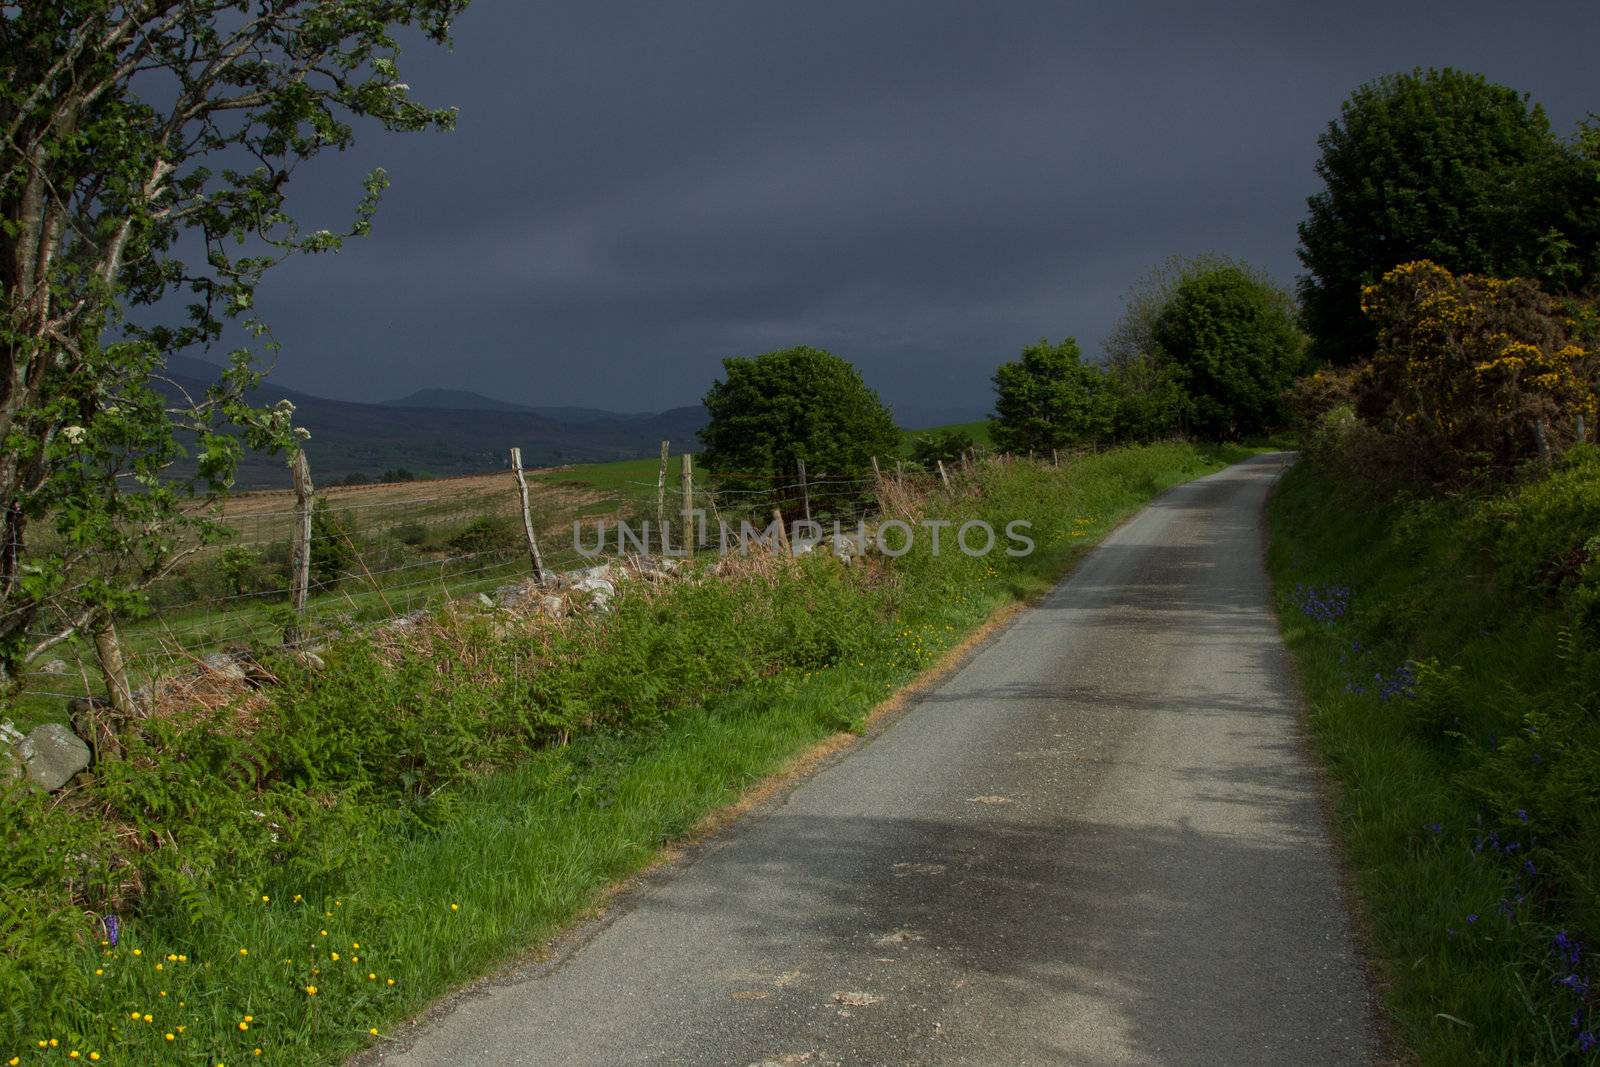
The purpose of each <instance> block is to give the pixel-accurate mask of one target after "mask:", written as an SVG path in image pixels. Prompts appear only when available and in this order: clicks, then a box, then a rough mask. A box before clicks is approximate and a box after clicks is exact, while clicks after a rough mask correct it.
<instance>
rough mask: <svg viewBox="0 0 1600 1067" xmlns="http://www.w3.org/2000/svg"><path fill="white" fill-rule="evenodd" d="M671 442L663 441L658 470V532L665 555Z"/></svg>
mask: <svg viewBox="0 0 1600 1067" xmlns="http://www.w3.org/2000/svg"><path fill="white" fill-rule="evenodd" d="M670 444H672V442H671V441H662V442H661V469H660V470H658V471H657V472H656V532H657V533H658V534H659V535H660V537H661V554H662V555H663V556H664V555H666V554H667V550H668V548H669V547H670V546H669V545H668V544H667V446H668V445H670ZM645 547H646V548H648V547H649V546H648V545H646V546H645Z"/></svg>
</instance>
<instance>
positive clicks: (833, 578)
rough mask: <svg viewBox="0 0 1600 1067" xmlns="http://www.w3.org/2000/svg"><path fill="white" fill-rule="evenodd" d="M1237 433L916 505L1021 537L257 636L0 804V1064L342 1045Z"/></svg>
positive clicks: (863, 713)
mask: <svg viewBox="0 0 1600 1067" xmlns="http://www.w3.org/2000/svg"><path fill="white" fill-rule="evenodd" d="M1240 455H1241V453H1239V452H1238V451H1230V450H1199V449H1196V448H1193V447H1190V446H1186V445H1157V446H1149V447H1146V448H1138V449H1126V450H1119V451H1116V452H1112V453H1107V454H1103V455H1100V456H1095V457H1090V458H1086V459H1083V460H1081V461H1078V462H1075V463H1074V464H1072V465H1071V466H1070V467H1069V468H1067V469H1063V470H1061V471H1052V470H1049V469H1047V468H1044V467H1039V466H1034V465H1031V464H1024V463H1016V464H994V465H990V466H986V467H984V468H983V469H981V470H980V471H979V472H978V473H977V474H976V475H975V476H974V477H973V478H971V479H970V480H965V479H964V480H962V481H961V482H960V483H959V484H958V486H957V488H956V491H955V493H953V494H951V495H949V496H944V495H939V496H936V497H933V498H929V499H928V500H927V501H925V502H924V503H925V506H926V508H927V509H928V510H927V511H926V514H927V515H928V516H930V517H933V516H937V517H941V518H951V519H956V520H958V521H960V520H964V519H967V518H985V519H988V520H989V521H991V522H993V523H994V524H995V525H996V527H997V529H998V528H999V527H1001V526H1003V525H1004V523H1005V522H1007V521H1010V520H1011V519H1016V518H1025V519H1029V520H1031V522H1032V523H1033V528H1032V531H1031V532H1032V536H1033V537H1034V539H1035V540H1036V542H1037V545H1038V551H1036V552H1035V553H1034V554H1032V555H1030V556H1026V557H1007V556H1005V555H1003V554H1001V553H995V554H993V555H990V556H987V557H982V558H972V557H968V556H964V555H961V554H959V553H949V552H948V551H947V552H946V553H945V554H943V555H941V556H939V557H938V558H934V557H933V556H931V555H930V554H929V553H928V551H927V541H926V539H920V540H919V541H918V542H917V548H916V549H915V550H914V551H913V552H912V553H911V554H909V555H907V556H904V557H901V558H900V559H898V560H895V561H893V562H892V563H888V564H885V563H881V562H874V563H871V564H869V565H862V564H857V565H855V566H852V567H845V566H842V565H841V564H839V563H838V561H836V560H834V559H832V558H831V557H826V556H819V557H814V558H807V559H804V560H801V561H797V562H793V563H789V562H783V561H775V560H769V561H753V562H750V563H747V564H739V565H736V566H734V567H733V568H732V571H733V573H728V574H724V575H722V576H720V577H718V578H716V579H710V578H709V577H708V578H706V579H705V580H692V581H684V582H676V583H671V584H668V585H665V586H663V587H660V588H658V589H652V588H649V587H647V584H646V583H633V584H631V585H625V586H624V588H623V590H622V591H621V592H620V593H619V596H618V598H617V600H616V602H615V607H614V610H613V611H612V612H611V613H610V614H608V615H606V616H603V617H593V616H591V617H586V618H583V619H579V620H573V621H571V622H568V623H566V624H564V625H560V626H553V625H550V624H549V623H547V622H542V621H536V620H522V621H517V620H508V619H506V618H504V617H503V616H500V615H494V614H488V613H481V614H479V613H471V612H443V613H441V614H440V615H439V616H438V617H437V618H435V619H434V620H432V622H430V623H428V624H426V625H418V626H415V627H412V628H410V629H409V630H407V631H405V632H404V633H402V634H399V635H391V636H390V637H387V638H385V639H383V640H382V641H368V642H364V643H357V642H351V643H348V644H345V645H341V646H337V647H335V648H334V649H331V650H330V652H329V654H328V656H327V659H328V665H329V668H328V670H327V672H326V673H324V674H309V673H304V672H297V671H296V670H295V669H294V667H293V666H292V665H290V664H288V663H284V664H280V665H279V666H280V669H281V671H282V674H283V684H282V685H281V686H279V687H277V688H276V689H274V690H272V691H270V692H269V693H267V694H264V695H258V696H256V697H253V698H250V699H248V700H244V701H240V702H236V703H235V704H233V705H230V706H228V707H224V708H220V709H218V710H216V711H212V712H205V711H203V710H197V711H196V712H195V713H194V715H193V716H190V717H182V718H172V719H166V720H152V721H146V722H144V723H142V724H141V725H140V728H139V730H138V731H136V732H134V733H133V734H132V735H131V736H129V737H128V739H127V750H126V752H125V754H124V756H123V758H122V759H120V760H117V761H112V762H109V763H106V764H102V765H101V766H99V767H97V769H96V774H95V776H94V778H93V780H92V781H91V782H90V783H89V784H88V785H86V786H83V787H81V788H78V789H76V790H74V791H73V792H72V793H70V794H68V795H66V796H64V797H57V798H51V799H45V798H40V797H37V796H32V795H30V794H27V793H23V792H19V791H13V792H12V793H10V794H8V795H7V796H5V798H4V800H3V801H0V831H3V833H4V837H5V840H6V846H7V847H6V851H5V853H4V858H3V860H0V880H3V884H4V886H5V888H6V894H5V896H4V898H3V899H4V904H3V910H0V1005H3V1007H0V1060H4V1059H5V1058H8V1057H9V1056H11V1055H17V1056H19V1057H20V1058H21V1060H22V1061H23V1062H34V1061H38V1062H45V1061H46V1060H52V1061H53V1060H55V1059H61V1058H63V1057H65V1056H66V1054H67V1053H68V1052H69V1051H79V1052H80V1053H81V1055H82V1057H83V1058H85V1059H87V1058H88V1057H89V1054H90V1053H91V1052H94V1053H98V1054H99V1057H100V1059H99V1060H98V1061H96V1062H103V1063H129V1064H146V1063H155V1062H161V1063H179V1064H186V1063H194V1064H202V1063H204V1064H217V1063H222V1064H235V1065H236V1064H239V1063H243V1062H256V1060H257V1056H258V1054H257V1053H256V1052H255V1050H256V1049H260V1050H261V1052H260V1053H259V1060H260V1062H272V1063H280V1064H317V1063H330V1062H337V1061H338V1060H339V1059H340V1058H341V1057H343V1056H345V1055H347V1054H348V1053H350V1052H352V1051H354V1050H356V1049H358V1048H360V1047H362V1046H363V1045H366V1044H369V1043H371V1042H373V1041H375V1040H381V1035H382V1034H383V1032H384V1031H385V1029H386V1027H388V1026H389V1025H391V1024H394V1023H396V1022H397V1021H399V1020H402V1019H404V1018H406V1017H407V1016H409V1015H411V1014H413V1013H414V1012H415V1011H417V1010H418V1009H419V1008H421V1007H422V1006H423V1005H425V1004H426V1003H427V1002H428V1001H429V1000H431V999H433V998H434V997H436V996H438V995H439V994H441V993H443V992H445V991H447V990H448V989H450V988H451V987H452V986H454V985H456V984H458V983H460V982H462V981H464V980H466V979H470V978H472V977H474V976H476V975H480V974H482V973H485V972H486V971H488V970H491V969H492V968H494V967H495V966H496V965H497V964H499V963H501V962H503V961H504V960H506V959H507V958H509V957H511V956H513V955H515V954H517V953H518V952H522V951H526V950H527V949H529V948H530V947H532V946H536V945H538V944H539V943H540V942H541V941H543V940H544V939H546V938H548V937H549V936H551V935H552V934H553V933H555V932H556V931H558V930H559V929H560V928H561V927H562V926H563V925H564V924H566V923H569V922H570V921H572V919H573V918H574V917H576V916H577V915H579V914H581V913H582V912H583V911H584V909H586V908H588V907H590V906H592V905H593V904H594V903H595V902H596V901H597V900H598V899H599V898H600V896H601V894H602V893H603V892H604V891H605V889H606V887H607V886H609V885H611V884H612V883H614V882H615V881H616V880H617V879H619V878H622V877H625V876H626V875H628V874H629V873H631V872H634V871H636V870H638V869H639V868H640V867H642V866H643V865H645V864H648V863H649V862H651V861H652V860H653V859H654V858H655V857H656V856H657V855H659V852H660V849H661V848H662V847H663V846H664V845H666V844H668V843H670V842H671V841H673V840H674V839H676V838H679V837H680V836H682V835H683V834H685V833H686V832H688V831H690V830H691V829H692V828H694V827H695V826H696V825H697V824H699V823H700V822H701V820H703V819H704V818H705V817H706V816H707V815H708V814H709V813H711V812H713V811H714V810H715V809H716V808H717V807H718V806H720V805H723V804H726V803H728V802H729V801H731V800H733V799H735V798H736V797H737V796H738V795H739V793H740V792H741V790H743V789H744V788H745V787H747V786H749V785H750V784H751V783H753V782H755V781H757V780H759V779H760V778H762V777H763V776H766V775H768V774H771V773H773V772H774V771H776V770H778V769H780V768H782V767H783V766H784V764H785V763H786V761H788V760H790V759H792V758H793V757H795V756H796V755H797V754H799V753H801V752H803V751H805V750H806V749H807V748H808V747H809V746H811V745H812V744H814V743H815V742H817V741H820V740H822V739H824V738H826V737H828V736H829V735H831V734H834V733H837V732H838V731H841V730H852V729H858V728H859V726H860V724H861V723H862V722H863V721H864V720H865V718H866V717H867V716H868V715H869V714H870V712H871V710H872V709H873V707H875V706H876V705H877V704H878V703H879V702H881V701H882V700H883V699H884V697H885V696H886V695H888V694H889V693H891V692H892V691H894V690H895V689H896V688H897V687H899V686H901V685H903V684H905V683H906V682H908V681H909V680H911V679H912V678H914V677H915V676H916V675H917V674H918V673H919V672H921V671H923V670H925V669H926V668H927V667H929V666H930V665H931V664H933V663H934V662H936V661H937V659H938V658H939V657H940V656H941V655H942V654H943V653H944V652H945V651H946V650H947V649H949V648H950V647H951V646H953V645H955V644H956V643H958V642H959V641H961V640H962V639H963V638H964V637H965V636H966V635H967V634H968V633H970V632H971V631H972V629H973V628H974V627H976V626H978V625H981V624H982V623H983V622H984V621H985V620H986V619H987V618H989V617H990V616H991V615H992V614H993V612H994V611H995V610H997V609H998V608H1000V607H1002V606H1004V605H1005V604H1007V603H1010V602H1013V601H1015V600H1016V599H1017V598H1019V597H1024V596H1028V595H1031V594H1033V593H1036V592H1039V591H1041V590H1043V589H1045V588H1047V587H1048V586H1049V585H1050V584H1051V582H1052V581H1053V580H1055V579H1056V578H1057V577H1058V576H1059V575H1060V574H1061V573H1062V572H1063V571H1064V570H1065V569H1066V568H1067V567H1068V566H1069V565H1070V564H1071V562H1072V561H1073V560H1074V559H1076V558H1077V557H1078V556H1079V555H1080V554H1081V553H1082V552H1083V551H1085V550H1086V549H1087V547H1088V546H1089V545H1091V544H1092V543H1093V542H1094V541H1095V540H1096V539H1098V537H1099V536H1100V535H1101V534H1103V533H1104V532H1105V531H1106V530H1108V529H1109V528H1110V527H1112V526H1113V525H1115V524H1116V523H1117V522H1119V521H1121V520H1122V519H1123V518H1124V517H1125V516H1127V515H1128V514H1129V513H1131V512H1132V511H1134V510H1136V509H1137V508H1138V507H1139V506H1141V505H1142V504H1143V503H1144V502H1145V501H1147V500H1148V499H1149V498H1150V497H1152V496H1154V495H1155V494H1156V493H1158V492H1160V491H1161V490H1163V489H1165V488H1167V487H1169V486H1171V485H1174V484H1177V483H1178V482H1181V481H1184V480H1186V479H1188V478H1191V477H1194V476H1196V475H1199V474H1202V473H1206V472H1208V471H1210V470H1214V469H1217V468H1219V467H1221V466H1222V465H1224V463H1225V462H1228V461H1231V460H1233V459H1237V458H1239V457H1240ZM107 914H115V915H117V916H118V917H119V919H120V930H119V933H120V937H119V939H118V943H117V944H116V945H114V946H113V945H110V944H106V943H104V942H106V941H109V940H110V939H109V938H107V937H105V936H104V934H103V932H102V929H101V927H102V923H101V921H100V920H99V919H98V918H96V917H97V916H102V915H107ZM374 1032H376V1034H377V1036H376V1037H375V1036H374ZM169 1035H170V1036H169ZM52 1040H54V1041H55V1042H57V1044H55V1045H51V1044H50V1042H51V1041H52ZM41 1041H43V1042H44V1043H45V1044H44V1046H43V1047H40V1046H39V1044H38V1043H39V1042H41Z"/></svg>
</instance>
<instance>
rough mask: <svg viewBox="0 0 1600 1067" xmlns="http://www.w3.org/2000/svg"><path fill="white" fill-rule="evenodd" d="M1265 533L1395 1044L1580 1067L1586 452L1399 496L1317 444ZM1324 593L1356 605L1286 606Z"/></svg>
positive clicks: (1591, 855) (1282, 492)
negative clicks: (1572, 950) (1454, 487)
mask: <svg viewBox="0 0 1600 1067" xmlns="http://www.w3.org/2000/svg"><path fill="white" fill-rule="evenodd" d="M1348 419H1349V414H1348V412H1347V411H1346V412H1345V413H1344V414H1343V415H1340V414H1339V413H1338V409H1335V412H1334V413H1332V414H1330V415H1329V416H1327V417H1326V418H1325V420H1324V421H1325V423H1326V424H1327V425H1328V428H1329V432H1334V426H1335V425H1336V424H1337V422H1338V421H1340V420H1348ZM1358 425H1359V424H1358ZM1357 432H1358V433H1359V432H1362V431H1360V430H1358V431H1357ZM1366 432H1370V431H1366ZM1269 521H1270V524H1271V527H1272V530H1273V538H1272V547H1271V555H1270V558H1271V566H1272V571H1273V574H1274V578H1275V584H1276V587H1277V589H1278V597H1279V614H1280V618H1281V619H1282V620H1283V623H1284V628H1285V631H1286V634H1287V636H1288V638H1289V640H1290V644H1291V648H1292V650H1293V651H1294V652H1295V654H1296V657H1297V659H1298V661H1299V666H1300V668H1301V672H1300V673H1301V676H1302V678H1303V679H1304V680H1305V684H1306V686H1307V689H1308V697H1309V704H1310V707H1311V709H1312V712H1311V722H1312V728H1313V730H1314V733H1315V736H1316V742H1317V745H1318V747H1319V749H1320V750H1321V751H1322V753H1323V754H1324V755H1325V756H1326V757H1327V759H1328V760H1329V762H1330V764H1331V766H1332V768H1333V770H1334V773H1335V774H1336V776H1337V777H1338V779H1339V781H1340V783H1341V789H1340V794H1339V795H1340V821H1341V825H1342V826H1343V829H1344V833H1343V837H1344V839H1345V841H1346V844H1347V847H1348V848H1349V850H1350V869H1351V870H1352V872H1354V874H1355V877H1356V880H1357V884H1358V888H1359V889H1360V891H1361V894H1362V897H1363V900H1364V905H1365V906H1364V907H1363V909H1362V910H1363V912H1364V913H1365V915H1366V917H1367V919H1368V921H1369V923H1370V929H1371V930H1372V932H1373V939H1374V948H1375V952H1376V960H1375V963H1376V965H1377V967H1378V969H1379V973H1380V977H1381V987H1382V988H1384V989H1385V990H1386V994H1385V995H1386V999H1387V1000H1388V1002H1389V1007H1390V1008H1391V1010H1392V1011H1393V1012H1394V1014H1395V1016H1396V1019H1397V1023H1398V1026H1397V1033H1398V1036H1399V1037H1400V1038H1401V1039H1402V1041H1403V1043H1404V1044H1405V1045H1406V1046H1408V1047H1409V1050H1410V1051H1412V1052H1413V1053H1415V1055H1416V1056H1417V1058H1418V1059H1419V1060H1420V1061H1421V1062H1423V1063H1427V1064H1440V1065H1444V1064H1451V1065H1453V1064H1458V1063H1533V1062H1538V1063H1574V1064H1576V1063H1587V1062H1591V1059H1592V1057H1590V1056H1588V1055H1586V1054H1585V1053H1584V1051H1583V1050H1581V1049H1580V1047H1579V1034H1580V1032H1583V1031H1586V1030H1587V1031H1593V1030H1594V1029H1595V1027H1596V1026H1597V1025H1600V1017H1597V1015H1596V1013H1595V1012H1594V1009H1593V1005H1592V1003H1589V1002H1586V1000H1585V998H1583V997H1582V996H1581V995H1575V993H1574V991H1573V990H1572V988H1571V986H1572V984H1573V983H1574V982H1579V983H1581V982H1585V981H1592V980H1593V978H1594V977H1595V974H1594V973H1593V971H1592V968H1591V965H1590V963H1589V961H1588V959H1587V954H1586V953H1585V954H1583V955H1582V956H1581V957H1580V958H1579V959H1578V962H1577V964H1576V965H1574V964H1573V962H1572V960H1571V959H1570V958H1568V957H1567V955H1566V954H1565V953H1564V952H1563V951H1562V950H1561V949H1560V941H1559V940H1558V939H1559V938H1561V937H1565V938H1567V939H1569V940H1570V939H1576V938H1581V939H1582V940H1583V941H1584V942H1585V943H1588V942H1590V941H1592V938H1593V936H1594V931H1595V930H1600V862H1597V857H1600V789H1597V786H1596V783H1597V782H1600V703H1597V698H1600V615H1597V614H1596V613H1594V611H1593V604H1594V603H1595V598H1594V593H1595V591H1596V589H1597V588H1600V571H1597V569H1596V567H1595V566H1594V562H1593V561H1594V553H1595V551H1596V550H1597V549H1600V544H1597V543H1596V542H1595V541H1594V533H1593V531H1594V530H1595V528H1596V526H1595V524H1596V522H1597V521H1600V450H1596V449H1594V448H1592V447H1589V448H1575V449H1573V450H1572V451H1571V452H1570V453H1569V454H1568V455H1567V456H1566V457H1564V458H1563V459H1562V460H1561V461H1560V462H1559V463H1557V464H1556V465H1555V466H1554V467H1553V468H1550V469H1542V468H1539V469H1536V468H1530V469H1528V470H1527V471H1526V472H1525V474H1524V477H1523V479H1522V480H1520V481H1518V482H1515V483H1513V484H1510V485H1507V486H1504V487H1502V488H1499V489H1496V490H1494V491H1492V492H1478V493H1472V494H1457V495H1454V496H1450V497H1432V496H1429V497H1413V496H1408V495H1396V494H1394V493H1393V492H1389V491H1386V490H1384V489H1383V488H1382V487H1381V486H1374V485H1373V484H1372V483H1371V482H1370V481H1369V480H1368V479H1367V478H1366V477H1365V476H1364V474H1363V472H1362V468H1361V467H1360V466H1359V465H1357V464H1354V463H1352V462H1351V460H1350V456H1349V454H1348V453H1346V452H1344V451H1343V450H1341V449H1339V448H1336V447H1335V448H1330V449H1329V450H1328V451H1327V453H1326V454H1323V453H1320V452H1313V453H1310V454H1308V456H1307V458H1306V459H1305V460H1304V461H1303V462H1302V463H1301V464H1300V465H1298V466H1297V467H1296V468H1295V469H1294V470H1292V471H1290V472H1289V473H1288V475H1286V476H1285V478H1284V480H1283V482H1282V483H1280V487H1279V489H1278V491H1277V492H1276V493H1275V495H1274V498H1273V500H1272V503H1271V506H1270V513H1269ZM1327 584H1337V585H1343V586H1346V587H1348V588H1350V590H1351V594H1350V598H1349V604H1350V607H1349V611H1348V613H1347V614H1346V615H1345V616H1344V617H1342V618H1340V619H1339V620H1337V621H1336V622H1335V623H1334V624H1333V625H1329V624H1328V623H1326V622H1320V621H1313V620H1311V619H1309V618H1307V617H1306V616H1305V615H1304V614H1302V613H1301V611H1300V609H1299V605H1298V602H1297V598H1296V595H1295V592H1294V591H1295V589H1296V588H1297V587H1301V586H1317V587H1320V586H1324V585H1327ZM1407 672H1409V675H1408V673H1407ZM1375 676H1377V677H1376V679H1375ZM1573 974H1576V975H1577V978H1576V979H1569V977H1568V976H1569V975H1573ZM1563 983H1565V984H1563ZM1574 1018H1576V1020H1577V1026H1574V1025H1573V1020H1574Z"/></svg>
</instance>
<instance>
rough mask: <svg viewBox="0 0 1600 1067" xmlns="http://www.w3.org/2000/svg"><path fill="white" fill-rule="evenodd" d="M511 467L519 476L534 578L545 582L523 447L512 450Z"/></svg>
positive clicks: (523, 525) (524, 523) (523, 517)
mask: <svg viewBox="0 0 1600 1067" xmlns="http://www.w3.org/2000/svg"><path fill="white" fill-rule="evenodd" d="M511 469H512V471H514V472H515V473H516V476H517V494H518V495H519V496H521V497H522V532H523V533H524V534H525V535H526V536H527V538H528V558H529V559H531V560H532V561H533V580H534V581H535V582H538V583H539V584H540V585H543V584H544V560H542V559H540V558H539V539H538V538H537V537H535V536H534V535H533V508H532V507H531V506H530V505H529V503H528V479H527V478H526V477H524V476H523V473H522V449H520V448H513V449H512V450H511Z"/></svg>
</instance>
